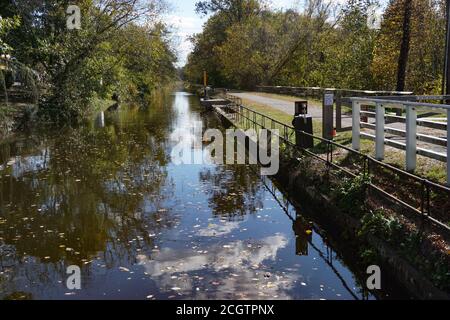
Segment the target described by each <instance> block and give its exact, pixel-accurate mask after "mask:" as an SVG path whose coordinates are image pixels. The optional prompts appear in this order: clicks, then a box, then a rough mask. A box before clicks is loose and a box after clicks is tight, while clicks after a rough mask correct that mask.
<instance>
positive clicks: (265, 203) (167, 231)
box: [0, 92, 374, 300]
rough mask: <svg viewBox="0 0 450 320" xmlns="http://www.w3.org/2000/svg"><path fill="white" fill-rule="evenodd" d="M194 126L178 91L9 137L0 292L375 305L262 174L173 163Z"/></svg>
mask: <svg viewBox="0 0 450 320" xmlns="http://www.w3.org/2000/svg"><path fill="white" fill-rule="evenodd" d="M196 121H202V122H203V123H204V125H205V126H206V127H209V128H220V124H219V122H218V120H217V119H216V118H215V117H214V116H213V115H211V114H204V113H202V110H201V108H200V106H199V102H198V98H197V97H195V96H192V95H189V94H187V93H183V92H176V93H173V94H171V95H169V96H163V97H161V98H160V99H158V100H157V101H155V102H153V103H152V104H151V105H150V106H149V107H148V108H145V109H144V110H143V109H127V110H121V111H119V112H116V113H109V114H101V115H100V116H99V117H98V118H97V119H96V120H95V121H94V122H93V123H92V124H89V125H85V126H82V127H80V128H76V129H74V128H67V129H63V130H58V131H53V132H52V131H50V132H45V133H44V132H42V131H41V132H39V133H38V132H34V133H29V134H27V135H19V136H16V137H14V138H12V139H10V141H5V142H3V143H2V144H1V150H0V157H1V159H0V160H1V164H2V165H1V167H0V299H12V298H15V299H317V300H318V299H333V300H334V299H374V297H373V296H372V295H370V294H367V293H364V292H365V290H364V289H363V284H364V283H365V280H362V281H358V280H357V277H356V276H355V275H354V274H353V273H352V271H350V269H349V267H348V266H347V264H346V263H345V261H343V260H342V258H341V254H340V253H339V252H336V251H335V250H334V249H333V248H331V247H330V245H329V244H328V241H327V240H325V238H324V236H323V235H321V234H320V233H321V232H319V233H318V232H317V228H315V227H314V226H313V225H312V224H311V222H310V221H309V220H308V219H306V218H305V217H303V216H302V212H301V211H296V210H295V209H294V208H293V207H292V206H291V205H290V204H289V202H288V201H286V200H285V199H284V198H283V195H282V194H281V192H280V191H279V190H278V189H277V188H276V187H275V186H274V185H273V183H272V181H270V179H267V178H262V177H261V176H260V175H259V174H258V173H259V171H258V170H257V168H254V167H248V166H242V165H235V166H232V165H229V166H226V165H224V166H215V165H175V164H174V163H173V162H172V159H171V150H172V148H173V147H174V145H175V144H176V142H175V141H173V139H171V136H172V135H173V133H174V132H175V130H177V129H180V128H181V129H182V128H188V127H189V126H190V125H191V124H192V123H193V122H196ZM187 132H188V131H187ZM194 151H195V150H194ZM195 152H201V150H196V151H195ZM311 231H312V233H311ZM69 266H79V267H80V268H81V290H69V289H68V288H67V284H66V280H67V278H68V277H69V276H70V275H68V274H66V271H67V268H68V267H69Z"/></svg>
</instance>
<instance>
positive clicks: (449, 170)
mask: <svg viewBox="0 0 450 320" xmlns="http://www.w3.org/2000/svg"><path fill="white" fill-rule="evenodd" d="M447 185H448V186H449V187H450V109H447Z"/></svg>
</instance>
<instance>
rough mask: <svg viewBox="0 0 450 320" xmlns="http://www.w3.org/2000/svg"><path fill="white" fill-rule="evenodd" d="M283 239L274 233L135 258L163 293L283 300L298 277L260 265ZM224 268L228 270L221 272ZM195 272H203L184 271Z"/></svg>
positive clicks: (272, 254)
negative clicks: (204, 247)
mask: <svg viewBox="0 0 450 320" xmlns="http://www.w3.org/2000/svg"><path fill="white" fill-rule="evenodd" d="M287 242H288V241H287V239H286V237H285V236H284V235H275V236H271V237H267V238H264V239H262V240H260V241H254V242H252V243H251V244H250V243H246V242H244V241H241V240H239V241H235V242H231V243H229V244H228V245H219V244H215V245H213V246H211V247H209V248H208V251H186V250H179V249H170V248H166V249H162V250H161V251H160V252H159V253H157V254H156V255H155V256H154V258H153V260H149V258H148V257H147V256H145V255H139V256H138V257H137V259H138V261H139V264H140V265H142V266H144V268H145V271H146V273H148V274H149V275H150V276H151V277H152V279H153V280H154V281H155V282H156V283H157V285H159V287H160V288H161V291H163V292H164V291H166V292H172V291H173V292H175V291H176V292H178V293H179V294H182V295H190V296H191V295H194V297H192V296H191V298H194V299H212V298H214V299H233V298H240V299H258V298H269V299H277V298H280V299H287V298H289V296H288V293H287V290H289V289H290V288H291V286H292V285H293V283H294V281H295V280H296V279H297V278H298V276H297V275H295V274H294V273H290V274H288V273H282V274H281V273H280V274H268V271H269V270H268V268H267V267H264V266H263V265H262V263H263V262H264V261H266V260H272V261H274V260H275V259H276V256H277V252H278V250H280V249H282V248H284V247H286V245H287ZM204 269H209V270H210V271H209V272H204V271H205V270H204ZM224 270H227V271H228V272H227V273H225V275H224ZM196 271H203V272H202V274H201V276H196V275H195V274H188V273H194V272H196ZM218 272H221V273H220V277H219V276H218ZM197 287H198V290H197ZM206 289H207V290H206Z"/></svg>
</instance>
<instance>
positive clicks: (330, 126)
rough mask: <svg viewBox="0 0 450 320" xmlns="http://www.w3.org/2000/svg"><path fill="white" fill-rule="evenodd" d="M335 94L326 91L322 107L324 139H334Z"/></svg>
mask: <svg viewBox="0 0 450 320" xmlns="http://www.w3.org/2000/svg"><path fill="white" fill-rule="evenodd" d="M333 109H334V94H333V93H331V92H326V91H325V92H324V95H323V107H322V136H323V138H324V139H327V140H332V139H333V131H334V112H333Z"/></svg>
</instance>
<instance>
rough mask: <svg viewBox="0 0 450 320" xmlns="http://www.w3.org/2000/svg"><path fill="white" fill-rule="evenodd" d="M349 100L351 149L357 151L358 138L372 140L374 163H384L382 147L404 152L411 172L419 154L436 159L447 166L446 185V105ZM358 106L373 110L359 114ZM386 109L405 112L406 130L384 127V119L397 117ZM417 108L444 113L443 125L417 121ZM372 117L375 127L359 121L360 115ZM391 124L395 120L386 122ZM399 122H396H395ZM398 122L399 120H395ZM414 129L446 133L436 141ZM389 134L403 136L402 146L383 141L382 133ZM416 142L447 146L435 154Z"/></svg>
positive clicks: (448, 109)
mask: <svg viewBox="0 0 450 320" xmlns="http://www.w3.org/2000/svg"><path fill="white" fill-rule="evenodd" d="M422 98H423V99H418V100H431V99H433V98H436V97H428V99H425V98H426V97H422ZM350 100H351V101H352V109H353V112H352V117H353V125H352V130H353V133H352V146H353V149H355V150H358V151H359V150H360V148H361V142H360V138H361V137H363V138H367V139H371V140H375V157H376V159H378V160H384V156H385V146H386V145H389V146H391V147H394V148H397V149H402V150H406V161H405V162H406V170H407V171H410V172H413V171H415V170H416V167H417V155H418V154H419V155H423V156H426V157H429V158H433V159H437V160H439V161H443V162H446V163H447V184H448V185H450V147H449V145H448V141H449V140H450V125H448V123H449V119H450V105H446V104H435V103H424V102H411V101H402V100H401V99H398V100H394V98H393V100H390V99H385V98H360V97H355V98H350ZM361 106H371V107H375V112H374V113H373V112H368V111H361ZM386 108H395V109H398V108H401V109H404V110H406V119H405V118H403V121H404V122H406V130H399V129H396V128H392V127H387V126H386V119H389V118H401V117H396V116H390V115H386ZM418 108H424V109H431V110H432V111H436V112H440V113H442V112H444V113H447V121H446V122H447V123H444V122H432V121H427V120H426V119H418V118H417V110H418ZM362 115H364V116H369V117H370V116H374V117H375V124H370V123H368V122H367V123H364V122H361V116H362ZM390 120H392V121H395V119H390ZM397 120H400V119H397ZM399 122H401V121H399ZM417 126H426V127H434V128H435V129H441V130H443V129H444V130H446V131H447V137H446V139H445V138H440V137H435V136H432V135H425V134H420V133H418V132H417ZM361 127H363V128H368V129H374V130H375V135H370V134H367V133H362V132H361ZM387 132H388V133H392V134H396V135H400V136H404V137H406V143H401V142H398V141H395V140H392V139H386V133H387ZM417 141H423V142H427V143H431V144H435V145H439V146H447V150H446V153H445V152H444V153H441V152H436V151H434V150H431V149H427V148H419V147H418V146H417Z"/></svg>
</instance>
